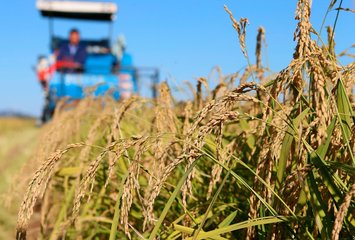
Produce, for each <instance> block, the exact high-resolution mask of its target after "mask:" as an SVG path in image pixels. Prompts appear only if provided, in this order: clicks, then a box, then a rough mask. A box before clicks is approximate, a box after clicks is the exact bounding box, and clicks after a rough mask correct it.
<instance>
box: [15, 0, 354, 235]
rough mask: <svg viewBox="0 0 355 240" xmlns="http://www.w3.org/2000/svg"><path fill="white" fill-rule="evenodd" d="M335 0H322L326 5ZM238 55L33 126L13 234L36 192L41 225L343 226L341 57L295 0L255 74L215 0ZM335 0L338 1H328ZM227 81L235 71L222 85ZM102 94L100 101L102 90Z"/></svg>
mask: <svg viewBox="0 0 355 240" xmlns="http://www.w3.org/2000/svg"><path fill="white" fill-rule="evenodd" d="M335 2H336V1H331V3H330V9H331V8H332V7H333V5H334V4H335ZM225 9H226V12H227V14H229V16H230V18H231V21H232V25H233V27H234V29H235V30H236V31H237V35H238V41H239V45H240V47H241V50H242V52H243V54H244V56H245V58H246V61H247V62H248V67H246V69H244V72H243V73H236V74H232V75H228V76H224V75H223V74H222V73H221V72H220V71H219V70H218V69H217V72H219V81H220V82H219V84H218V85H217V87H216V88H215V89H210V87H209V85H208V82H209V79H208V78H200V79H198V80H197V82H196V89H195V88H194V87H193V86H192V85H190V89H191V91H192V92H193V96H194V98H193V99H192V100H191V101H185V102H176V101H175V100H174V98H173V96H172V94H171V92H170V89H169V86H168V85H167V84H166V83H162V84H161V85H160V86H159V97H158V98H157V99H156V100H149V99H142V98H139V97H133V98H131V99H129V100H127V101H125V102H119V103H116V102H114V101H112V100H110V99H109V98H106V99H87V100H85V101H82V102H80V103H79V104H78V106H77V107H76V108H75V110H71V111H60V110H58V112H57V113H56V114H55V118H54V119H53V121H52V122H51V123H50V124H49V125H48V126H46V129H45V134H44V136H43V137H42V143H43V144H41V148H40V150H39V153H38V158H37V161H39V162H42V164H41V166H40V168H39V169H38V170H37V171H36V173H35V174H34V176H33V179H32V180H31V182H30V183H29V187H28V190H27V192H26V194H25V197H24V201H23V204H22V206H21V209H20V211H19V214H18V224H17V239H25V238H26V232H27V230H28V226H29V223H30V222H31V216H32V215H33V209H34V206H35V205H36V204H39V205H40V207H39V208H38V211H37V214H40V215H41V233H39V234H40V235H41V236H42V237H43V238H44V239H59V238H63V239H64V238H65V239H149V240H153V239H303V238H305V239H352V238H354V236H355V202H354V197H355V182H354V180H355V178H354V173H355V171H354V166H355V157H354V153H355V151H354V150H355V114H354V102H353V100H354V98H353V93H352V90H353V87H354V81H355V78H354V67H355V65H354V63H351V64H349V65H347V66H342V65H341V64H340V63H339V61H338V60H337V55H336V54H335V51H334V40H333V30H332V28H328V41H327V43H326V42H325V41H320V42H321V45H319V44H318V43H317V41H316V40H314V39H316V38H318V37H320V36H319V35H318V34H317V33H316V32H315V31H314V30H313V28H312V25H311V22H310V13H311V11H310V10H311V1H309V0H299V1H298V3H297V9H296V20H297V21H298V25H297V28H296V31H295V41H296V48H295V52H294V57H293V59H292V61H291V62H290V63H289V64H288V65H287V66H286V67H285V68H284V69H283V70H282V71H280V72H279V73H277V74H269V75H267V74H266V73H267V72H268V71H269V70H268V69H266V68H265V67H264V66H263V63H262V49H263V47H262V46H263V43H264V42H265V30H264V29H263V28H260V29H259V32H258V34H257V46H256V56H257V58H256V59H257V61H256V63H255V64H253V63H251V61H250V60H249V55H248V54H249V53H248V50H247V46H246V43H245V38H246V33H247V30H246V27H247V23H248V19H244V18H243V19H241V20H240V21H237V20H236V19H234V17H233V14H232V12H231V11H230V10H229V9H228V8H227V7H225ZM340 10H341V9H340V8H339V9H338V11H340ZM236 84H237V85H236ZM102 101H104V104H102Z"/></svg>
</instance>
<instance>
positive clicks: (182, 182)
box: [149, 160, 198, 240]
mask: <svg viewBox="0 0 355 240" xmlns="http://www.w3.org/2000/svg"><path fill="white" fill-rule="evenodd" d="M197 161H198V160H196V161H194V162H193V163H192V164H191V166H190V167H189V169H187V171H186V172H185V174H184V175H183V176H182V177H181V178H180V180H179V183H178V184H177V185H176V188H175V190H174V192H173V193H172V194H171V196H170V198H169V200H168V202H167V203H166V204H165V207H164V209H163V212H162V213H161V215H160V217H159V219H158V221H157V222H156V224H155V227H154V229H153V231H152V232H151V234H150V236H149V240H154V239H155V237H156V235H157V233H158V231H159V228H160V226H161V225H162V223H163V220H164V219H165V217H166V215H167V214H168V211H169V209H170V207H171V205H172V204H173V202H174V200H175V198H176V196H177V195H178V194H179V192H180V190H181V187H182V185H183V184H184V183H185V181H186V179H187V177H188V176H189V174H190V173H191V171H192V169H194V167H195V165H196V163H197Z"/></svg>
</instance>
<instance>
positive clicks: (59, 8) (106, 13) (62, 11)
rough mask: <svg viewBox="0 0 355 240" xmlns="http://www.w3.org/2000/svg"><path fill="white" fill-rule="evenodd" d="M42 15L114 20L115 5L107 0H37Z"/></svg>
mask: <svg viewBox="0 0 355 240" xmlns="http://www.w3.org/2000/svg"><path fill="white" fill-rule="evenodd" d="M36 6H37V9H38V10H39V11H40V12H41V14H42V16H45V17H52V18H69V19H83V20H97V21H114V16H115V14H116V12H117V5H116V4H115V3H113V2H107V1H100V2H99V1H96V2H95V1H94V2H92V1H91V2H89V1H58V0H57V1H55V0H37V3H36Z"/></svg>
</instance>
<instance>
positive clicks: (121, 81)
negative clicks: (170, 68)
mask: <svg viewBox="0 0 355 240" xmlns="http://www.w3.org/2000/svg"><path fill="white" fill-rule="evenodd" d="M36 5H37V9H38V10H39V11H40V12H41V15H42V16H43V17H47V18H48V19H49V31H50V37H51V44H50V50H51V53H52V60H50V58H47V57H43V56H42V57H39V60H38V64H37V76H38V78H39V80H40V81H41V83H42V84H43V86H44V88H45V92H46V101H45V106H44V109H43V114H42V119H41V120H42V122H46V121H48V120H50V119H51V118H52V116H53V113H54V110H55V108H56V106H57V103H58V101H60V100H62V99H67V102H68V103H73V102H77V101H79V100H81V99H83V98H85V97H87V95H88V93H90V91H88V90H89V89H95V90H94V91H93V92H92V91H91V93H90V94H91V95H94V96H95V97H98V96H104V95H108V94H109V95H111V96H112V97H113V98H114V99H115V100H120V99H124V98H128V97H130V96H131V95H133V94H139V93H140V89H139V86H140V83H141V82H142V81H150V85H151V89H152V97H153V98H155V97H156V85H157V83H158V82H159V71H158V69H156V68H137V67H135V66H134V65H133V61H132V57H131V56H130V55H129V54H128V53H126V52H125V46H124V45H122V46H113V47H112V46H111V39H112V26H113V22H114V20H115V14H116V13H117V5H116V4H115V3H113V2H107V1H97V2H93V1H90V2H88V1H54V0H37V4H36ZM57 18H65V19H71V20H81V21H83V20H84V21H100V22H107V23H108V24H110V25H111V26H110V28H109V29H110V30H109V34H108V37H106V38H97V39H81V40H80V44H81V45H83V46H85V48H86V52H87V56H86V59H85V63H84V64H83V66H80V68H78V66H75V67H73V66H71V65H70V64H68V63H66V62H64V61H57V60H56V59H55V56H56V54H55V53H56V51H57V50H58V48H59V46H61V44H68V39H66V38H62V37H59V36H56V35H55V34H54V29H53V21H54V19H57ZM113 48H116V49H117V48H121V49H120V50H121V51H122V57H121V56H118V57H117V54H116V56H115V55H114V54H113V52H114V51H112V49H113ZM73 68H76V69H73ZM68 69H70V71H68Z"/></svg>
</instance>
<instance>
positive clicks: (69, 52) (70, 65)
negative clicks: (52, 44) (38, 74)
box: [57, 28, 87, 73]
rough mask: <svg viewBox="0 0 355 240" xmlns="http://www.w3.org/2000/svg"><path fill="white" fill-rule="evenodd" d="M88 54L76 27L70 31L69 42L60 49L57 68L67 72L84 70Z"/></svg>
mask: <svg viewBox="0 0 355 240" xmlns="http://www.w3.org/2000/svg"><path fill="white" fill-rule="evenodd" d="M86 55H87V53H86V47H85V46H83V44H81V43H80V33H79V31H78V30H77V29H75V28H74V29H72V30H70V32H69V39H68V43H63V44H62V45H60V47H59V49H58V55H57V69H58V70H59V71H62V72H65V73H75V72H82V71H83V66H84V62H85V59H86Z"/></svg>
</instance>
